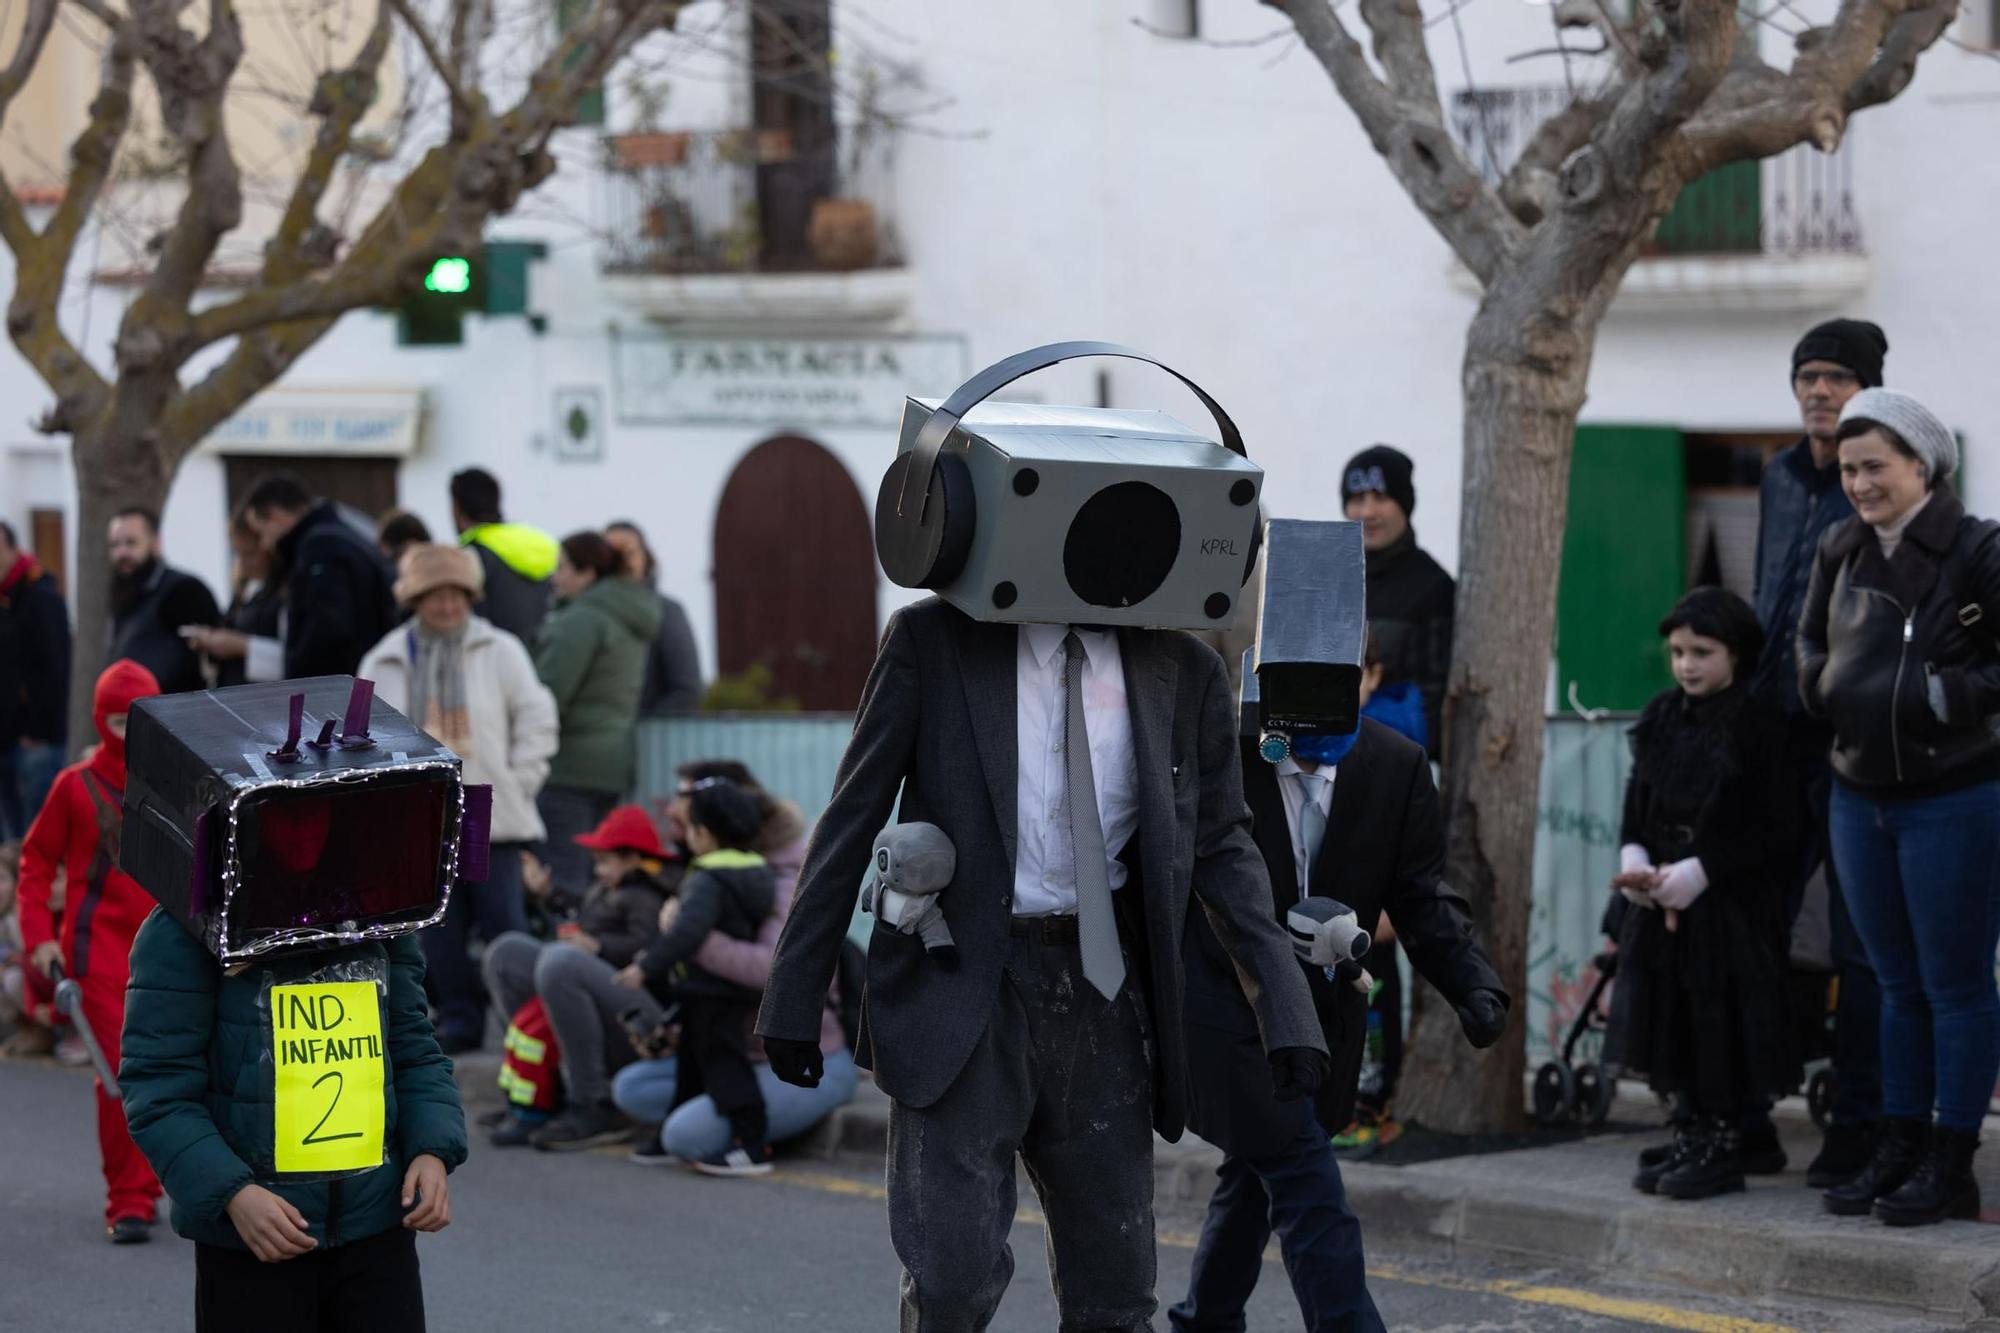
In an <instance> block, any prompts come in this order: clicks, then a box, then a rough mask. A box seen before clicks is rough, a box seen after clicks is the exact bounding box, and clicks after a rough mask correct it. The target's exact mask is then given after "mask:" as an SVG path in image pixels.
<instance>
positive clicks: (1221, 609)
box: [1201, 592, 1230, 620]
mask: <svg viewBox="0 0 2000 1333" xmlns="http://www.w3.org/2000/svg"><path fill="white" fill-rule="evenodd" d="M1229 607H1230V601H1229V594H1228V593H1223V592H1219V593H1216V594H1215V595H1214V596H1212V597H1210V598H1209V599H1208V600H1207V601H1206V602H1204V603H1203V604H1202V608H1201V609H1202V610H1204V611H1206V612H1208V618H1209V619H1210V620H1220V619H1222V618H1223V617H1224V616H1226V615H1228V614H1229Z"/></svg>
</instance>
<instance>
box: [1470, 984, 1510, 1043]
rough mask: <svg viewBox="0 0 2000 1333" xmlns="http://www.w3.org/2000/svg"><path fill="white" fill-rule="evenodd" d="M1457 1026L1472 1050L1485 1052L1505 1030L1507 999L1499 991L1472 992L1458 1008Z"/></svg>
mask: <svg viewBox="0 0 2000 1333" xmlns="http://www.w3.org/2000/svg"><path fill="white" fill-rule="evenodd" d="M1458 1026H1459V1027H1460V1028H1462V1029H1463V1030H1464V1032H1465V1039H1466V1040H1467V1041H1469V1042H1471V1043H1472V1048H1473V1049H1474V1050H1477V1051H1483V1050H1485V1049H1486V1048H1487V1047H1488V1046H1491V1045H1492V1044H1493V1043H1494V1042H1496V1041H1498V1040H1500V1034H1501V1033H1502V1032H1504V1031H1505V1030H1506V1028H1507V997H1506V996H1505V995H1503V994H1501V993H1500V992H1499V991H1493V990H1476V991H1473V992H1472V993H1471V994H1470V995H1467V996H1466V997H1465V1003H1464V1004H1461V1005H1459V1006H1458Z"/></svg>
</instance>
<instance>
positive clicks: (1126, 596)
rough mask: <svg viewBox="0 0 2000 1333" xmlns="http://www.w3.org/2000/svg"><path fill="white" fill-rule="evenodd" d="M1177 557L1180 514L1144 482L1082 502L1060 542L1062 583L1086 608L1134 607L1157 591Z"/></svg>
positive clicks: (1167, 497)
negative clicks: (1064, 580)
mask: <svg viewBox="0 0 2000 1333" xmlns="http://www.w3.org/2000/svg"><path fill="white" fill-rule="evenodd" d="M1180 551H1181V511H1180V510H1179V508H1177V507H1176V506H1175V504H1174V501H1173V497H1172V496H1170V495H1168V494H1167V493H1166V492H1165V491H1163V490H1161V489H1160V488H1159V487H1157V486H1149V485H1147V484H1146V483H1145V482H1143V481H1121V482H1118V483H1116V484H1115V485H1111V486H1106V487H1105V488H1104V489H1103V490H1101V491H1099V492H1098V493H1097V494H1095V495H1093V496H1091V497H1090V498H1089V499H1088V500H1085V501H1084V502H1083V505H1082V507H1081V508H1079V509H1078V510H1077V511H1076V517H1075V518H1074V519H1072V520H1071V521H1070V525H1069V536H1068V537H1067V538H1066V539H1065V540H1064V542H1063V577H1064V578H1065V579H1066V580H1068V582H1069V587H1070V591H1071V592H1073V593H1075V594H1076V595H1077V596H1078V597H1079V598H1081V599H1082V600H1083V601H1084V602H1086V603H1087V604H1089V605H1091V606H1107V607H1127V606H1137V605H1138V604H1139V603H1140V602H1143V601H1145V600H1146V599H1147V598H1148V597H1151V596H1152V595H1153V594H1154V593H1156V592H1158V591H1159V590H1160V585H1161V584H1163V583H1165V582H1166V581H1167V576H1168V575H1169V574H1171V573H1173V572H1174V561H1175V560H1177V559H1178V558H1179V557H1180Z"/></svg>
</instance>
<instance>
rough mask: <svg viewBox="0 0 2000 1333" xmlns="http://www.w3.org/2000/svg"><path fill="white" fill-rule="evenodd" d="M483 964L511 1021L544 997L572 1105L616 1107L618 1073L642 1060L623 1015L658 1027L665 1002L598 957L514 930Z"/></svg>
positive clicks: (496, 943) (504, 1015) (488, 986)
mask: <svg viewBox="0 0 2000 1333" xmlns="http://www.w3.org/2000/svg"><path fill="white" fill-rule="evenodd" d="M480 966H481V970H482V971H484V972H485V974H486V992H487V994H489V995H491V996H492V997H493V998H494V1000H495V1001H496V1002H497V1003H498V1004H499V1005H500V1006H501V1009H502V1014H501V1022H502V1023H503V1024H504V1023H505V1022H506V1020H507V1019H508V1018H509V1017H511V1016H512V1015H513V1013H514V1011H515V1010H516V1009H519V1008H520V1007H521V1006H522V1005H524V1004H526V1003H527V1002H528V999H529V997H530V996H534V995H539V996H541V997H542V1007H543V1008H544V1009H547V1010H548V1011H549V1026H550V1027H552V1028H554V1029H555V1034H556V1046H557V1048H558V1051H559V1053H560V1055H561V1057H562V1075H563V1087H564V1090H565V1092H566V1093H567V1095H568V1097H569V1100H570V1103H571V1104H572V1105H576V1106H591V1105H595V1104H597V1103H600V1102H601V1103H604V1104H606V1105H608V1104H609V1103H610V1101H611V1075H612V1074H613V1073H614V1072H615V1071H617V1070H619V1069H622V1068H623V1067H624V1066H626V1065H628V1064H630V1063H631V1062H632V1061H633V1060H635V1059H637V1058H638V1053H637V1052H636V1051H634V1050H633V1049H632V1044H631V1042H630V1041H629V1040H628V1039H627V1038H626V1035H625V1025H624V1024H623V1023H621V1022H619V1020H618V1016H619V1015H620V1014H622V1013H624V1012H625V1011H626V1010H627V1009H638V1010H641V1011H642V1012H643V1014H644V1019H645V1022H646V1024H647V1026H649V1027H650V1026H651V1025H652V1024H654V1023H657V1022H658V1021H659V1019H660V1005H659V1001H657V1000H655V999H654V998H653V997H652V995H651V994H650V993H649V992H647V991H643V990H626V989H625V988H624V987H623V986H620V985H618V984H617V983H616V982H614V981H612V979H611V974H612V973H613V972H615V971H617V969H616V968H614V967H612V966H611V964H609V963H607V962H605V961H604V960H603V959H602V958H599V957H598V956H597V955H596V954H593V953H586V952H584V951H583V950H582V949H579V948H577V947H576V946H575V945H573V944H544V943H542V942H541V941H540V940H538V939H536V938H535V937H534V936H532V935H521V934H516V933H514V932H512V931H510V932H508V933H507V934H505V935H502V936H501V937H500V938H499V939H497V940H495V941H493V942H492V943H491V944H489V945H487V946H486V956H485V958H484V959H483V960H482V962H481V964H480Z"/></svg>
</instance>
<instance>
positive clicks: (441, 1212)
mask: <svg viewBox="0 0 2000 1333" xmlns="http://www.w3.org/2000/svg"><path fill="white" fill-rule="evenodd" d="M412 1204H415V1205H416V1206H415V1207H411V1205H412ZM403 1207H405V1208H408V1209H409V1211H408V1212H406V1213H404V1214H403V1225H404V1226H406V1227H408V1228H409V1229H410V1230H412V1231H443V1230H444V1229H445V1228H446V1227H448V1226H450V1225H451V1187H450V1186H449V1185H448V1184H446V1183H445V1176H444V1163H443V1162H441V1161H439V1160H438V1159H437V1158H435V1157H433V1156H431V1155H430V1154H429V1153H418V1154H417V1155H416V1156H415V1157H413V1158H411V1159H410V1169H409V1170H408V1171H406V1172H404V1173H403Z"/></svg>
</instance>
